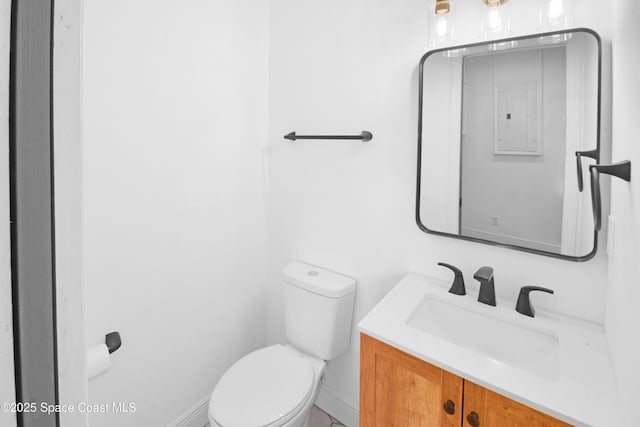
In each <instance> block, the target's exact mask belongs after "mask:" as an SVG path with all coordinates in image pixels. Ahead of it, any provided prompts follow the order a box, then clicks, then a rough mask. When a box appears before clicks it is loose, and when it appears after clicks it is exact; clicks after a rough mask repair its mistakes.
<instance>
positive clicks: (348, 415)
mask: <svg viewBox="0 0 640 427" xmlns="http://www.w3.org/2000/svg"><path fill="white" fill-rule="evenodd" d="M316 406H317V407H318V408H320V409H322V410H323V411H325V412H326V413H328V414H331V415H332V416H333V417H334V418H336V419H337V420H339V421H340V422H341V423H342V424H344V425H346V426H347V427H358V411H357V410H356V409H355V408H353V407H352V406H351V405H349V404H348V403H346V402H345V401H343V400H342V399H340V398H339V397H337V396H336V395H335V394H333V393H332V392H331V390H329V389H328V388H327V387H326V386H325V385H324V384H322V386H321V387H320V393H319V394H318V399H317V400H316Z"/></svg>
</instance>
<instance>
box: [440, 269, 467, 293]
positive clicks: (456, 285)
mask: <svg viewBox="0 0 640 427" xmlns="http://www.w3.org/2000/svg"><path fill="white" fill-rule="evenodd" d="M438 265H441V266H443V267H447V268H448V269H450V270H451V271H453V274H454V277H453V283H452V284H451V288H450V289H449V293H452V294H455V295H466V294H467V290H466V289H465V287H464V276H463V275H462V271H460V269H459V268H457V267H454V266H453V265H451V264H446V263H444V262H439V263H438Z"/></svg>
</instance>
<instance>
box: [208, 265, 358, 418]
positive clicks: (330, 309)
mask: <svg viewBox="0 0 640 427" xmlns="http://www.w3.org/2000/svg"><path fill="white" fill-rule="evenodd" d="M282 273H283V275H284V315H285V319H284V320H285V327H286V335H287V340H288V341H289V344H287V345H280V344H277V345H272V346H270V347H265V348H262V349H260V350H256V351H254V352H253V353H250V354H248V355H246V356H245V357H243V358H242V359H240V360H238V361H237V362H236V363H235V364H233V366H231V367H230V368H229V369H228V370H227V372H225V374H224V375H223V376H222V378H221V379H220V381H219V382H218V384H217V385H216V387H215V389H214V390H213V393H212V394H211V399H210V400H209V421H210V422H211V425H212V426H217V427H275V426H286V427H302V426H304V425H306V423H307V417H308V414H309V410H310V409H311V406H312V405H313V404H314V402H315V400H316V398H317V397H318V392H319V390H320V381H321V380H322V373H323V372H324V367H325V363H326V361H327V360H331V359H334V358H335V357H337V356H339V355H340V354H341V353H343V352H344V351H345V350H346V349H347V347H348V345H349V338H350V335H351V317H352V313H353V301H354V297H355V289H356V281H355V280H354V279H352V278H350V277H347V276H343V275H341V274H338V273H334V272H332V271H328V270H324V269H322V268H318V267H315V266H312V265H308V264H303V263H301V262H292V263H290V264H287V265H286V266H285V267H284V268H283V269H282Z"/></svg>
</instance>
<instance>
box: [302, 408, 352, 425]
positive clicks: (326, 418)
mask: <svg viewBox="0 0 640 427" xmlns="http://www.w3.org/2000/svg"><path fill="white" fill-rule="evenodd" d="M307 427H344V424H342V423H341V422H340V421H338V420H336V419H335V418H333V417H332V416H331V415H329V414H327V413H326V412H324V411H323V410H322V409H320V408H318V407H317V406H315V405H313V406H312V407H311V411H309V424H308V425H307Z"/></svg>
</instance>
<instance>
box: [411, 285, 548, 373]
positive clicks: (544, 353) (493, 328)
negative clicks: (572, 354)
mask: <svg viewBox="0 0 640 427" xmlns="http://www.w3.org/2000/svg"><path fill="white" fill-rule="evenodd" d="M491 309H492V308H491V307H488V306H487V307H482V306H481V305H480V306H479V307H465V306H463V305H458V304H454V303H451V302H448V301H445V300H443V299H440V298H438V297H436V296H435V295H427V296H425V298H424V299H422V301H421V302H420V303H419V304H418V306H417V307H416V308H415V310H414V311H413V313H411V315H410V316H409V318H408V319H407V322H406V323H407V325H409V326H411V327H413V328H416V329H418V330H420V331H422V332H426V333H428V334H431V335H433V336H436V337H438V338H441V339H443V340H446V341H449V342H450V343H453V344H456V345H459V346H462V347H465V348H467V349H470V350H473V351H476V352H479V353H481V354H483V355H485V356H487V357H489V358H491V359H493V360H494V361H495V362H498V363H504V364H507V365H511V366H513V367H516V368H519V369H522V370H525V371H527V372H529V373H531V374H534V375H537V376H540V377H543V378H546V379H551V380H556V379H557V378H558V337H557V336H556V335H554V334H552V333H549V332H547V331H542V330H536V329H533V328H530V327H525V326H523V325H519V324H517V323H516V322H510V321H508V320H504V319H501V318H499V317H496V316H492V315H491V314H489V313H488V311H489V310H491ZM485 311H486V313H485ZM514 313H515V312H514ZM514 316H516V315H515V314H514ZM525 320H526V319H525Z"/></svg>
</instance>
